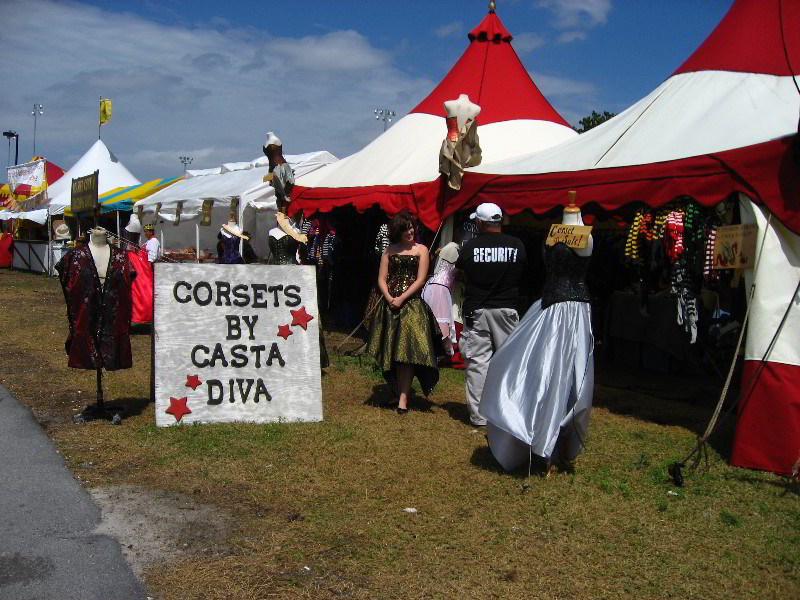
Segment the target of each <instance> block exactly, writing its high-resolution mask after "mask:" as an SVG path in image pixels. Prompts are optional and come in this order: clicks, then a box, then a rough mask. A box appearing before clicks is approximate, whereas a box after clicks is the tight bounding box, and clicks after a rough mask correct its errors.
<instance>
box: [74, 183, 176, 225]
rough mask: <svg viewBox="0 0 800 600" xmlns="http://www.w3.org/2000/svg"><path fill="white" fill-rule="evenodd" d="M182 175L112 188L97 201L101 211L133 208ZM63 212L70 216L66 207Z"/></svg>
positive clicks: (107, 211)
mask: <svg viewBox="0 0 800 600" xmlns="http://www.w3.org/2000/svg"><path fill="white" fill-rule="evenodd" d="M179 179H182V177H171V178H169V179H153V180H152V181H148V182H146V183H138V184H136V185H129V186H125V187H118V188H114V189H113V190H109V191H108V192H106V193H104V194H100V195H99V196H98V198H97V202H98V203H99V204H100V212H101V213H109V212H114V211H115V210H126V211H130V210H133V205H134V204H135V203H136V202H138V201H139V200H142V199H144V198H147V197H148V196H149V195H151V194H155V193H156V192H157V191H159V190H163V189H164V188H165V187H167V186H169V185H172V184H173V183H175V182H176V181H178V180H179ZM64 214H65V215H66V216H68V217H71V216H72V211H71V210H70V209H69V207H67V208H66V209H64Z"/></svg>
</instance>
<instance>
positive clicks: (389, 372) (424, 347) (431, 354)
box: [367, 296, 439, 396]
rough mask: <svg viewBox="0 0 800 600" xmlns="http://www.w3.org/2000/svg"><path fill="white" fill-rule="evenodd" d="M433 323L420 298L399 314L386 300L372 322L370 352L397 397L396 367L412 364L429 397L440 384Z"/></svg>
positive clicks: (408, 304)
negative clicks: (438, 382) (398, 364)
mask: <svg viewBox="0 0 800 600" xmlns="http://www.w3.org/2000/svg"><path fill="white" fill-rule="evenodd" d="M433 335H434V334H433V322H432V318H431V314H430V311H429V309H428V307H427V305H426V304H425V303H424V302H423V301H422V298H421V297H420V296H415V297H413V298H409V299H408V300H406V302H405V304H403V306H401V307H400V310H392V309H391V308H389V304H388V303H387V302H386V300H385V299H381V305H380V306H379V307H378V308H377V309H376V314H375V315H374V318H373V319H372V328H371V330H370V335H369V343H368V345H367V352H369V354H370V356H372V357H373V358H374V359H375V362H376V363H377V364H378V367H380V369H381V370H382V371H383V377H384V379H386V382H387V383H388V384H389V386H390V387H391V389H392V392H393V393H395V394H396V393H397V379H396V374H395V370H394V366H395V364H396V363H406V364H410V365H411V366H412V367H413V369H414V375H415V376H416V378H417V379H418V380H419V383H420V386H421V387H422V392H423V393H424V394H425V395H426V396H427V395H428V394H430V393H431V391H433V388H434V386H435V385H436V382H437V381H439V368H438V367H437V366H436V353H435V346H434V338H433Z"/></svg>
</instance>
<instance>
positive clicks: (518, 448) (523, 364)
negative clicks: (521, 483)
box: [480, 211, 594, 471]
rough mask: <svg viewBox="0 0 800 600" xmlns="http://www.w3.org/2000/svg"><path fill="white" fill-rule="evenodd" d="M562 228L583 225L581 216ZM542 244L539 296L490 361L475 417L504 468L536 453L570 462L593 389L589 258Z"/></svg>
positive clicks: (571, 215) (584, 428) (570, 215)
mask: <svg viewBox="0 0 800 600" xmlns="http://www.w3.org/2000/svg"><path fill="white" fill-rule="evenodd" d="M562 223H564V224H565V225H583V221H582V219H581V216H580V212H577V211H576V212H567V211H565V214H564V218H563V219H562ZM592 246H593V241H592V238H591V236H590V237H589V243H588V245H587V247H586V248H568V247H567V246H566V245H565V244H563V243H557V244H554V245H553V246H545V249H544V257H545V266H546V268H547V278H546V280H545V289H544V290H543V292H544V295H543V297H542V299H541V300H538V301H537V302H535V303H534V304H533V306H531V307H530V309H528V312H527V313H525V316H524V317H523V318H522V319H521V320H520V322H519V324H518V325H517V327H516V329H514V331H513V332H512V333H511V335H510V336H508V338H507V339H506V341H505V342H504V343H503V345H502V346H501V347H500V349H499V350H498V351H497V352H496V353H495V355H494V356H493V357H492V360H491V362H490V363H489V371H488V373H487V375H486V383H485V385H484V388H483V395H482V396H481V403H480V413H481V415H483V416H484V417H485V418H486V420H487V424H488V426H487V437H488V441H489V448H490V449H491V451H492V454H493V455H494V457H495V458H496V459H497V461H498V462H499V463H500V464H501V465H502V466H503V468H504V469H506V470H509V471H510V470H513V469H515V468H517V467H519V466H521V465H523V464H525V463H527V462H528V461H529V459H530V457H531V455H537V456H539V457H541V458H543V459H545V460H546V461H547V462H548V463H549V462H551V461H554V462H558V463H568V462H570V461H572V460H574V459H575V457H576V456H577V455H578V454H579V453H580V451H581V449H582V447H583V445H584V444H585V441H586V435H587V433H588V429H589V413H590V411H591V407H592V395H593V394H592V392H593V388H594V358H593V346H594V344H593V342H594V338H593V336H592V329H591V303H590V298H589V294H588V289H587V288H586V284H585V276H586V270H587V268H588V262H589V257H590V256H591V253H592Z"/></svg>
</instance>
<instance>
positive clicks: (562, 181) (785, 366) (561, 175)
mask: <svg viewBox="0 0 800 600" xmlns="http://www.w3.org/2000/svg"><path fill="white" fill-rule="evenodd" d="M798 23H800V2H781V1H780V0H737V1H736V2H735V3H734V4H733V6H732V7H731V9H730V10H729V12H728V14H727V15H726V16H725V18H724V19H723V20H722V21H721V22H720V24H719V25H718V26H717V27H716V29H715V30H714V31H713V32H712V33H711V35H710V36H709V37H708V38H707V39H706V40H705V42H704V43H703V44H702V45H701V46H700V47H699V48H698V49H697V50H696V51H695V52H694V53H693V54H692V55H691V56H690V57H689V58H688V59H687V60H686V62H684V63H683V65H681V66H680V67H679V68H678V69H677V70H676V71H675V72H674V73H673V74H672V75H671V76H670V77H669V78H668V79H667V80H666V81H664V83H662V84H661V85H660V86H659V87H658V88H656V89H655V90H654V91H653V92H652V93H651V94H649V95H648V96H647V97H645V98H644V99H642V100H640V101H639V102H637V103H636V104H634V105H633V106H632V107H630V108H629V109H627V110H626V111H624V112H623V113H621V114H620V115H618V116H616V117H614V118H613V119H611V120H610V121H607V122H606V123H603V124H602V125H600V126H598V127H596V128H595V129H593V130H591V131H589V132H588V133H586V134H583V135H582V136H580V137H579V138H577V139H575V140H571V141H568V142H565V143H564V144H562V145H560V146H558V147H555V148H552V149H550V150H545V151H544V152H541V153H536V154H528V155H524V156H519V157H515V158H512V159H508V160H504V161H499V162H493V163H484V164H481V165H480V166H478V167H476V168H474V169H470V170H469V171H468V172H467V173H466V174H465V176H464V181H463V185H462V189H461V195H460V197H457V198H454V199H453V201H452V202H451V203H450V205H449V206H446V207H445V208H444V210H443V213H442V216H443V217H446V216H448V215H449V214H452V213H454V212H456V211H458V210H462V209H464V208H466V207H468V206H473V205H475V204H477V203H479V202H486V201H488V202H496V203H497V204H499V205H500V206H502V207H503V208H504V209H506V210H507V211H509V212H512V213H513V212H518V211H521V210H524V209H528V210H532V211H534V212H545V211H547V210H550V209H551V208H553V207H554V206H558V205H563V203H564V201H565V198H566V191H567V190H577V193H578V196H577V197H578V203H579V204H582V205H583V204H587V203H596V204H598V205H600V206H601V207H602V208H604V209H607V210H613V209H615V208H619V207H621V206H623V205H624V204H628V203H632V202H643V203H646V204H648V205H650V206H651V207H657V206H661V205H663V204H665V203H666V202H668V201H670V200H672V199H673V198H675V197H677V196H681V195H687V196H691V197H692V198H693V199H694V200H695V201H697V202H698V203H700V204H703V205H705V206H710V205H714V204H716V203H718V202H720V201H721V200H723V199H725V198H726V197H727V196H728V195H729V194H731V193H733V192H738V194H739V198H740V200H741V202H740V206H741V214H742V222H743V223H756V224H757V225H758V227H759V234H758V242H757V247H761V244H762V243H763V255H762V256H761V257H760V258H759V257H757V258H756V260H755V264H759V260H760V266H759V267H758V269H757V272H756V274H755V276H754V274H753V269H752V268H750V269H746V270H745V276H746V279H747V281H748V284H749V283H752V282H753V280H754V279H755V281H756V283H757V285H756V288H755V296H754V298H753V302H752V304H751V307H750V310H751V313H750V323H749V326H748V329H747V341H746V344H745V361H744V368H743V373H742V388H743V391H742V397H741V400H740V406H739V421H738V424H737V431H736V440H735V443H734V451H733V457H732V462H733V464H735V465H738V466H745V467H753V468H759V469H766V470H771V471H776V472H780V473H789V472H791V469H792V466H793V465H794V464H795V461H797V460H798V459H799V458H800V456H798V452H800V394H798V390H800V344H798V340H800V309H799V308H798V307H800V305H799V304H798V301H799V300H800V299H798V297H797V295H796V294H797V290H798V285H800V284H799V283H798V282H800V262H799V261H800V133H798V126H799V125H800V124H798V115H800V81H798V80H800V27H798V26H797V25H798Z"/></svg>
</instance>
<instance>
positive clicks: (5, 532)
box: [0, 386, 147, 600]
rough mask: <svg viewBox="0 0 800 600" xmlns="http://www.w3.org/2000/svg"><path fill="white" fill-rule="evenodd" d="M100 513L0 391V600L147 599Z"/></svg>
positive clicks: (27, 416) (28, 418)
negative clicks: (104, 530) (102, 526)
mask: <svg viewBox="0 0 800 600" xmlns="http://www.w3.org/2000/svg"><path fill="white" fill-rule="evenodd" d="M99 523H100V509H99V508H98V507H97V506H96V505H95V504H94V502H93V501H92V499H91V497H90V496H89V494H88V492H87V491H86V490H84V489H83V488H82V487H81V485H80V484H79V483H78V482H77V481H76V480H75V478H74V477H73V476H72V474H71V473H70V471H69V470H68V469H67V467H66V465H65V464H64V460H63V458H62V456H61V455H60V454H59V453H58V452H57V451H56V448H55V446H53V444H52V442H51V441H50V440H49V438H48V437H47V436H46V435H45V434H44V432H43V431H42V429H41V428H40V427H39V425H38V424H37V423H36V421H35V420H34V418H33V416H32V415H31V412H30V411H29V410H28V409H27V408H26V407H24V406H22V405H21V404H20V403H19V402H17V400H16V399H15V398H14V397H13V396H12V395H11V394H10V393H9V392H8V390H6V389H5V388H4V387H2V386H0V599H2V600H34V599H35V600H72V599H75V600H95V599H97V600H146V598H147V594H146V593H145V590H144V587H143V586H142V584H141V583H140V582H139V580H138V579H137V578H136V576H135V575H134V574H133V571H132V570H131V568H130V566H129V565H128V563H127V562H125V559H124V558H123V556H122V551H121V550H120V547H119V543H118V542H117V541H116V540H115V539H114V538H112V537H109V536H107V535H101V534H97V533H95V528H96V527H97V525H98V524H99Z"/></svg>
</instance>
